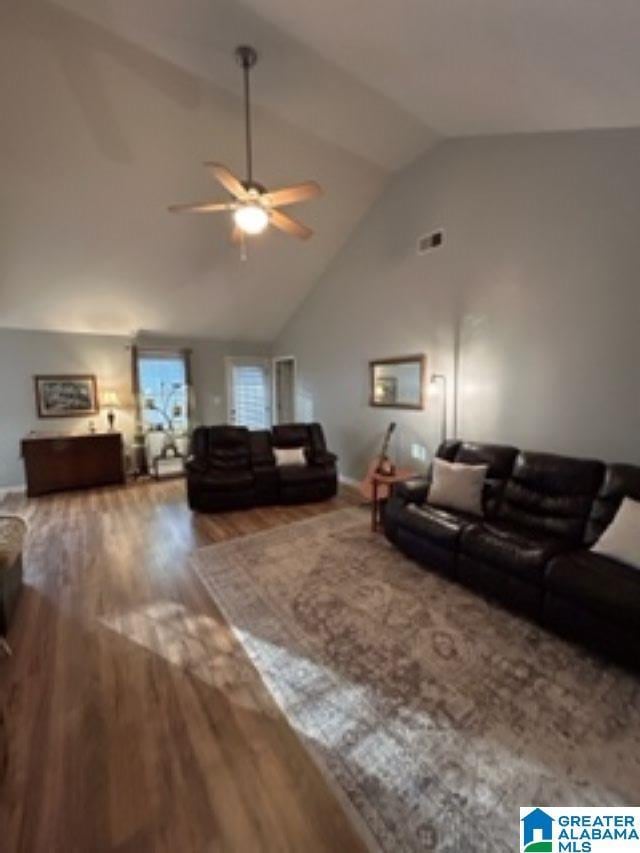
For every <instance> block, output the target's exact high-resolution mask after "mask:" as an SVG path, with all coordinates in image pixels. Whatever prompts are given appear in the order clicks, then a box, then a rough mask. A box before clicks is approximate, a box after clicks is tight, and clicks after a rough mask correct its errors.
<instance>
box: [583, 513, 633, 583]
mask: <svg viewBox="0 0 640 853" xmlns="http://www.w3.org/2000/svg"><path fill="white" fill-rule="evenodd" d="M591 550H592V551H595V553H596V554H603V555H604V556H605V557H612V558H613V559H614V560H620V562H621V563H627V565H629V566H633V568H634V569H640V501H634V500H632V499H631V498H625V499H624V500H623V501H622V503H621V504H620V509H619V510H618V512H617V513H616V514H615V516H614V518H613V521H612V522H611V524H610V525H609V526H608V527H607V528H606V530H605V531H604V533H603V534H602V536H601V537H600V538H599V539H598V541H597V542H596V544H595V545H594V546H593V547H592V549H591Z"/></svg>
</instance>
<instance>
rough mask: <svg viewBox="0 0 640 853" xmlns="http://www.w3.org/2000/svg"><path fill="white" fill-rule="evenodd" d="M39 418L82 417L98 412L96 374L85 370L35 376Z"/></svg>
mask: <svg viewBox="0 0 640 853" xmlns="http://www.w3.org/2000/svg"><path fill="white" fill-rule="evenodd" d="M34 381H35V386H36V406H37V409H38V417H39V418H81V417H83V416H84V415H95V414H97V413H98V394H97V387H96V377H95V376H93V375H92V374H90V373H86V374H61V375H59V376H35V377H34Z"/></svg>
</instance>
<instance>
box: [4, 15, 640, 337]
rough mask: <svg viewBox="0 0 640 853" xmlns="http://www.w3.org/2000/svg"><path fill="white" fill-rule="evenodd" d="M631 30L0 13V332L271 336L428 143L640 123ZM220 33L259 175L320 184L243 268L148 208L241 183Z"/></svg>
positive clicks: (631, 20) (522, 22) (633, 21)
mask: <svg viewBox="0 0 640 853" xmlns="http://www.w3.org/2000/svg"><path fill="white" fill-rule="evenodd" d="M638 32H640V3H638V2H637V0H610V2H608V3H603V2H601V0H598V2H596V0H561V1H560V0H520V2H515V0H403V2H398V0H396V2H391V0H387V2H381V1H380V0H322V2H315V0H308V2H299V0H298V2H296V3H293V2H292V0H244V2H242V3H241V2H237V0H136V2H131V0H5V2H4V3H3V4H2V5H1V6H0V114H1V115H2V116H3V132H2V134H0V186H1V187H2V192H1V193H0V222H1V227H0V326H22V327H26V328H48V329H65V330H73V331H99V332H114V333H131V332H133V331H135V330H136V329H138V328H145V329H149V330H152V331H156V332H165V333H171V334H197V335H207V336H211V337H217V338H227V339H231V338H236V339H237V338H246V339H255V340H269V339H272V338H273V337H274V336H275V335H276V334H277V332H278V331H279V329H280V328H281V327H282V325H283V324H284V323H285V322H286V320H287V319H288V317H289V316H290V315H291V313H292V312H293V311H294V310H295V308H296V306H297V305H298V304H299V303H300V301H301V300H302V299H303V298H304V296H305V295H306V294H307V293H308V291H309V290H310V288H311V287H312V286H313V284H314V282H315V281H316V280H317V279H318V277H319V275H320V274H321V272H322V270H323V269H324V268H325V266H326V265H327V263H328V262H329V261H330V260H331V258H332V257H333V256H334V255H335V253H336V252H337V251H339V249H340V247H341V245H342V244H343V243H344V241H345V240H346V239H348V236H349V234H350V233H351V231H352V229H353V228H354V227H355V225H356V224H357V222H358V221H359V219H360V218H361V217H362V216H363V214H364V213H365V212H366V210H367V209H368V208H369V207H370V205H371V204H372V202H373V200H374V199H375V198H376V197H377V196H378V195H379V193H380V192H381V191H382V189H383V187H384V185H385V183H386V180H387V177H388V175H389V173H390V172H392V171H393V170H395V169H398V168H401V167H402V166H404V165H405V164H407V163H408V162H410V161H411V160H412V159H414V158H415V157H416V156H418V155H419V154H421V153H422V152H424V151H425V150H427V149H428V148H429V147H430V146H432V145H433V144H434V143H435V142H437V141H438V139H439V138H441V137H447V136H455V135H468V134H478V133H503V132H522V131H534V130H536V131H537V130H559V129H569V128H571V129H575V128H590V127H614V126H616V127H619V126H632V125H637V124H640V98H638V97H637V83H638V81H639V80H640V51H638V50H637V34H638ZM240 42H249V43H252V44H254V45H255V46H256V47H257V48H258V51H259V53H260V56H261V59H260V64H259V66H258V68H257V70H256V74H255V76H254V87H253V91H254V99H255V103H256V106H257V110H256V116H255V143H256V146H255V147H256V151H255V161H256V174H257V177H258V179H259V180H261V181H262V182H263V183H265V184H267V185H269V186H272V187H273V186H277V185H279V184H283V183H288V182H293V181H298V180H304V179H308V178H314V179H316V180H319V181H320V182H321V183H322V185H323V186H324V188H325V191H326V194H325V197H324V198H323V199H321V200H320V201H317V202H313V203H310V204H308V205H305V206H301V207H299V208H298V209H297V210H296V213H297V214H298V215H299V216H300V218H301V219H302V220H303V221H305V222H308V223H309V224H310V225H311V226H312V227H313V228H314V229H315V231H316V235H315V237H314V238H313V240H311V241H310V242H309V243H306V244H302V243H298V242H295V241H293V240H292V239H290V238H286V237H284V236H283V235H281V234H279V233H268V234H266V235H264V236H263V237H262V238H260V239H259V240H258V241H256V243H255V247H254V248H252V249H251V250H250V257H249V260H248V261H247V262H246V263H242V262H241V261H240V260H239V256H238V251H237V249H234V248H232V247H230V246H229V245H228V243H227V240H226V237H227V234H228V231H229V223H228V220H227V219H226V216H220V217H217V218H215V217H203V218H190V217H186V216H185V217H182V218H178V217H171V216H170V215H169V214H167V213H166V211H165V208H166V205H167V204H169V203H172V202H178V201H190V200H194V199H200V198H203V197H204V198H206V197H211V198H215V197H218V198H220V197H221V193H220V192H219V191H218V190H217V189H216V188H215V186H214V184H213V182H211V181H210V180H209V179H208V178H207V176H206V175H205V172H204V170H203V169H202V168H201V166H200V163H201V162H202V161H203V160H205V159H215V160H219V161H221V162H224V163H226V164H227V165H229V166H230V167H231V168H232V169H234V170H236V171H237V172H239V173H242V172H243V166H244V164H243V144H242V132H243V131H242V104H241V100H240V98H239V95H240V91H241V80H240V73H239V69H238V68H237V66H236V65H235V63H234V61H233V58H232V52H233V48H234V46H235V45H236V44H238V43H240Z"/></svg>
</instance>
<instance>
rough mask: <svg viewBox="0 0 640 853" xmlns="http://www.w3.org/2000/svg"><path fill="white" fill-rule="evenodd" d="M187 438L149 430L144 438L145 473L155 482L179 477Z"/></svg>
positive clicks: (184, 456) (165, 431)
mask: <svg viewBox="0 0 640 853" xmlns="http://www.w3.org/2000/svg"><path fill="white" fill-rule="evenodd" d="M188 445H189V438H188V436H186V435H178V434H177V433H174V432H169V431H168V430H164V429H155V430H149V432H148V433H147V434H146V436H145V456H146V462H147V471H148V473H149V474H150V475H151V476H152V477H155V479H156V480H161V479H163V478H164V477H181V476H182V475H183V474H184V470H185V468H184V463H185V459H186V456H187V452H188Z"/></svg>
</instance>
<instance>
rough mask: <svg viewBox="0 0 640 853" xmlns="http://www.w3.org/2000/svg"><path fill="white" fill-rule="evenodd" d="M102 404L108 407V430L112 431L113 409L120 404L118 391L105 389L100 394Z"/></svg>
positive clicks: (117, 407) (114, 418)
mask: <svg viewBox="0 0 640 853" xmlns="http://www.w3.org/2000/svg"><path fill="white" fill-rule="evenodd" d="M102 405H103V406H107V407H108V409H109V411H108V412H107V423H108V424H109V432H113V425H114V423H115V420H116V413H115V412H114V409H119V408H120V406H121V405H122V404H121V402H120V397H119V396H118V392H117V391H113V390H109V391H105V392H104V394H103V395H102Z"/></svg>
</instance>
